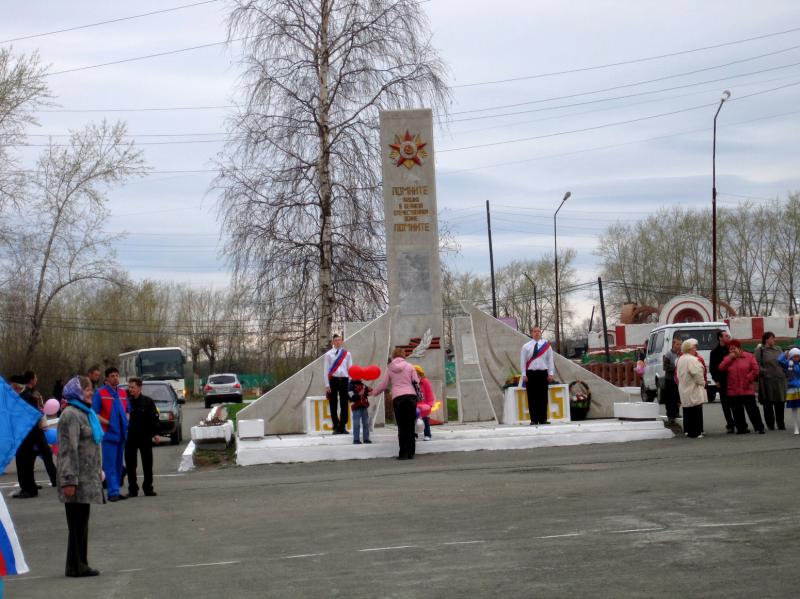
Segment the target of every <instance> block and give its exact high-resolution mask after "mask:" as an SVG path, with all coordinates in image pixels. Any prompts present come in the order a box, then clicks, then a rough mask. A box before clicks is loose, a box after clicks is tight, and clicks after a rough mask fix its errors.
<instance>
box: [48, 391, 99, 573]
mask: <svg viewBox="0 0 800 599" xmlns="http://www.w3.org/2000/svg"><path fill="white" fill-rule="evenodd" d="M63 396H64V399H65V400H66V401H67V405H66V407H65V408H64V412H63V413H62V414H61V418H60V419H59V421H58V494H59V499H61V501H62V502H63V503H64V509H65V510H66V513H67V527H68V529H69V539H68V541H67V565H66V569H65V574H66V575H67V576H73V577H80V576H97V575H98V574H100V572H99V571H97V570H95V569H94V568H90V567H89V563H88V545H89V506H90V505H91V504H92V503H103V500H104V498H103V482H102V478H101V477H102V464H101V455H102V450H101V447H100V443H101V442H102V440H103V429H102V427H101V425H100V420H99V419H98V418H97V414H95V412H94V410H92V383H91V381H90V380H89V379H88V378H86V377H83V376H76V377H74V378H72V379H70V380H69V381H68V382H67V384H66V385H64V395H63Z"/></svg>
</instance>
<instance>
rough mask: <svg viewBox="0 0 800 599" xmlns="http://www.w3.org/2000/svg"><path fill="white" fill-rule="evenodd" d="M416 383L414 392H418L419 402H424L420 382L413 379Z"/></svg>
mask: <svg viewBox="0 0 800 599" xmlns="http://www.w3.org/2000/svg"><path fill="white" fill-rule="evenodd" d="M411 382H412V383H413V385H414V392H415V393H416V394H417V399H416V402H417V403H422V389H420V387H419V383H418V382H417V381H413V380H412V381H411Z"/></svg>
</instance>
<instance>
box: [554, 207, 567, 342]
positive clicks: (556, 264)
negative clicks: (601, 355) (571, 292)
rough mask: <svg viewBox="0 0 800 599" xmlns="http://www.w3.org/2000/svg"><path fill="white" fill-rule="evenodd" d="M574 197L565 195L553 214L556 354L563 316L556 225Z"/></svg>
mask: <svg viewBox="0 0 800 599" xmlns="http://www.w3.org/2000/svg"><path fill="white" fill-rule="evenodd" d="M571 195H572V193H571V192H569V191H568V192H567V193H565V194H564V199H563V200H561V203H560V204H559V205H558V208H557V209H556V211H555V212H554V213H553V259H554V260H555V277H556V353H559V354H560V353H561V330H560V328H561V314H560V309H559V306H560V297H559V292H558V228H557V224H556V218H557V217H558V212H559V210H561V207H562V206H563V205H564V202H566V201H567V200H568V199H569V198H570V196H571Z"/></svg>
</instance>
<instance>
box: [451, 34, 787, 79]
mask: <svg viewBox="0 0 800 599" xmlns="http://www.w3.org/2000/svg"><path fill="white" fill-rule="evenodd" d="M796 31H800V27H794V28H792V29H786V30H784V31H775V32H773V33H765V34H763V35H758V36H755V37H749V38H745V39H740V40H734V41H732V42H724V43H721V44H715V45H713V46H703V47H700V48H692V49H691V50H680V51H677V52H669V53H667V54H659V55H656V56H647V57H644V58H634V59H630V60H622V61H619V62H611V63H607V64H601V65H595V66H591V67H579V68H576V69H568V70H565V71H553V72H550V73H539V74H538V75H524V76H521V77H512V78H509V79H496V80H494V81H478V82H476V83H462V84H460V85H453V86H452V87H454V88H463V87H477V86H481V85H494V84H497V83H512V82H515V81H525V80H528V79H540V78H542V77H554V76H557V75H569V74H572V73H585V72H587V71H595V70H598V69H608V68H611V67H619V66H625V65H629V64H637V63H641V62H648V61H651V60H660V59H662V58H671V57H673V56H681V55H684V54H692V53H694V52H703V51H705V50H714V49H717V48H724V47H726V46H733V45H736V44H744V43H746V42H752V41H756V40H762V39H766V38H769V37H775V36H778V35H786V34H787V33H794V32H796Z"/></svg>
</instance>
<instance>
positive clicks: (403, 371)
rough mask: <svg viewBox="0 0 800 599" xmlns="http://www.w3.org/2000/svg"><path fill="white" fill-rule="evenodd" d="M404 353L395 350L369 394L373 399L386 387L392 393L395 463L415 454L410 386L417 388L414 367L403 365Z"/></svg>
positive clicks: (412, 389) (413, 401)
mask: <svg viewBox="0 0 800 599" xmlns="http://www.w3.org/2000/svg"><path fill="white" fill-rule="evenodd" d="M405 355H406V352H405V350H404V349H402V348H399V347H398V348H396V349H395V350H394V353H393V354H392V361H391V362H389V366H388V367H387V368H386V373H385V374H384V376H383V378H382V379H381V380H380V381H378V384H377V385H375V388H374V389H373V390H372V391H371V392H370V395H372V396H373V397H374V396H376V395H378V394H380V393H383V392H384V391H385V390H386V388H387V387H391V390H392V406H393V407H394V419H395V421H396V422H397V440H398V441H399V442H400V453H399V455H398V456H397V459H398V460H413V459H414V453H415V442H414V422H416V420H417V390H416V388H415V387H414V383H417V384H419V377H418V376H417V371H416V370H414V367H413V366H412V365H411V364H409V363H408V362H406V360H405Z"/></svg>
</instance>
